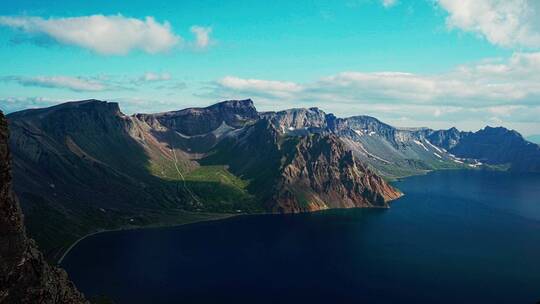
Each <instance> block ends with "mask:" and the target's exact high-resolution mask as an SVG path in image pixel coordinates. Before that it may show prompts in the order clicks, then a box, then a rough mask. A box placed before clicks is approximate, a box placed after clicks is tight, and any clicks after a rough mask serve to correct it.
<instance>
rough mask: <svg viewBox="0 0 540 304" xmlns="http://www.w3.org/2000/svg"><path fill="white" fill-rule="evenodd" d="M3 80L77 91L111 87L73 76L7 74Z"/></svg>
mask: <svg viewBox="0 0 540 304" xmlns="http://www.w3.org/2000/svg"><path fill="white" fill-rule="evenodd" d="M0 80H1V81H7V82H17V83H19V84H20V85H23V86H33V87H43V88H62V89H68V90H71V91H75V92H83V91H90V92H92V91H94V92H95V91H104V90H107V89H109V87H108V86H107V85H106V84H104V83H103V82H101V81H98V80H93V79H88V78H83V77H71V76H37V77H21V76H7V77H2V78H0Z"/></svg>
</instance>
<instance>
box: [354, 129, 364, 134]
mask: <svg viewBox="0 0 540 304" xmlns="http://www.w3.org/2000/svg"><path fill="white" fill-rule="evenodd" d="M353 131H354V133H356V134H358V135H360V136H362V135H364V132H362V130H356V129H353Z"/></svg>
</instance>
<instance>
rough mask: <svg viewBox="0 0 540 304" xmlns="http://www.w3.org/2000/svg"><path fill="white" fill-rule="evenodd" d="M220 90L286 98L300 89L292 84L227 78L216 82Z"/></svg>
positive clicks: (300, 88) (300, 89)
mask: <svg viewBox="0 0 540 304" xmlns="http://www.w3.org/2000/svg"><path fill="white" fill-rule="evenodd" d="M218 84H219V85H220V86H221V87H222V88H227V89H230V90H235V91H239V92H244V93H247V94H249V93H254V92H257V94H269V95H272V96H275V97H288V96H292V94H293V93H297V92H301V91H302V87H301V86H300V85H298V84H296V83H294V82H285V81H275V80H260V79H243V78H239V77H233V76H227V77H224V78H222V79H220V80H219V81H218Z"/></svg>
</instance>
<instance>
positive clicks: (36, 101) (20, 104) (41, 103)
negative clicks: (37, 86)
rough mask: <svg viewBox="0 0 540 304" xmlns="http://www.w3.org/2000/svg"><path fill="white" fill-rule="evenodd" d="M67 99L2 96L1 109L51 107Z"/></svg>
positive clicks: (6, 110)
mask: <svg viewBox="0 0 540 304" xmlns="http://www.w3.org/2000/svg"><path fill="white" fill-rule="evenodd" d="M65 101H67V100H63V101H59V100H52V99H49V98H45V97H13V96H9V97H0V110H1V111H3V112H4V113H11V112H15V111H20V110H24V109H32V108H43V107H49V106H52V105H55V104H58V103H60V102H65Z"/></svg>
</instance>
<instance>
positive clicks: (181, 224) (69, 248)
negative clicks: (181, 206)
mask: <svg viewBox="0 0 540 304" xmlns="http://www.w3.org/2000/svg"><path fill="white" fill-rule="evenodd" d="M217 215H218V214H216V217H215V218H208V219H200V220H195V221H192V222H185V223H176V224H172V223H171V224H162V225H160V224H156V225H148V226H132V227H129V226H127V227H120V228H115V229H102V230H98V231H94V232H90V233H88V234H85V235H83V236H81V237H80V238H78V239H77V240H76V241H75V242H73V243H72V244H71V245H69V247H68V248H67V249H66V250H65V251H64V252H63V253H62V255H61V256H60V258H59V259H57V260H56V262H55V263H56V265H57V266H60V265H61V264H62V261H63V260H64V258H65V257H66V256H67V255H68V254H69V252H70V251H71V250H72V249H73V248H75V246H76V245H77V244H79V242H81V241H82V240H84V239H86V238H88V237H91V236H93V235H96V234H100V233H105V232H115V231H128V230H139V229H141V230H142V229H156V228H171V227H180V226H184V225H189V224H196V223H202V222H213V221H220V220H225V219H229V218H233V217H237V216H241V215H250V214H231V213H224V214H219V215H220V216H217Z"/></svg>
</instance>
